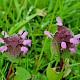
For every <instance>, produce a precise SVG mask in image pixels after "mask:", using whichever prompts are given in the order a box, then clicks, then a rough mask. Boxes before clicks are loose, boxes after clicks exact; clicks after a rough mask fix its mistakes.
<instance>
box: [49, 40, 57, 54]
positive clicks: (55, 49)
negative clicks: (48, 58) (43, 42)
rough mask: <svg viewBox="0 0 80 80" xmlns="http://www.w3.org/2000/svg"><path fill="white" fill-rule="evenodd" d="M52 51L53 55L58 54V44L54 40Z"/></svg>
mask: <svg viewBox="0 0 80 80" xmlns="http://www.w3.org/2000/svg"><path fill="white" fill-rule="evenodd" d="M50 49H51V53H52V54H58V49H57V46H56V43H55V42H54V41H53V40H52V41H51V46H50Z"/></svg>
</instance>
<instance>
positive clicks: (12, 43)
mask: <svg viewBox="0 0 80 80" xmlns="http://www.w3.org/2000/svg"><path fill="white" fill-rule="evenodd" d="M27 34H28V32H27V31H25V32H24V31H22V30H20V31H19V33H18V34H13V35H11V36H8V34H7V33H6V32H5V31H2V35H3V36H4V38H0V43H4V44H5V46H1V47H0V51H1V52H4V51H6V50H7V51H8V52H9V53H10V54H11V55H12V56H14V57H17V56H18V55H19V54H20V53H21V52H23V54H25V53H26V52H27V51H28V48H27V47H26V45H28V46H31V40H30V39H26V36H27Z"/></svg>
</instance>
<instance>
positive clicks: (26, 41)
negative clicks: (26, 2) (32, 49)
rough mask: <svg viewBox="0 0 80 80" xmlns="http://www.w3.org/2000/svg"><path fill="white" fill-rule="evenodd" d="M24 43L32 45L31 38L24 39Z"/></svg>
mask: <svg viewBox="0 0 80 80" xmlns="http://www.w3.org/2000/svg"><path fill="white" fill-rule="evenodd" d="M23 44H24V45H28V46H31V40H29V39H27V40H24V41H23Z"/></svg>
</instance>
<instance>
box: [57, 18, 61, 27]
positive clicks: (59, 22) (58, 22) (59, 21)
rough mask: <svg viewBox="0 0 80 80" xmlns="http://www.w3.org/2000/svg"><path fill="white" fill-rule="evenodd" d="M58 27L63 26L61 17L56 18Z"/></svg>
mask: <svg viewBox="0 0 80 80" xmlns="http://www.w3.org/2000/svg"><path fill="white" fill-rule="evenodd" d="M56 21H57V23H56V24H57V25H59V26H62V20H61V18H60V17H56Z"/></svg>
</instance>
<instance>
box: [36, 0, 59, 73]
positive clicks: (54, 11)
mask: <svg viewBox="0 0 80 80" xmlns="http://www.w3.org/2000/svg"><path fill="white" fill-rule="evenodd" d="M58 3H59V0H57V1H56V5H55V8H54V10H53V15H52V18H51V22H50V27H49V30H50V29H51V26H52V21H53V19H54V15H55V13H56V10H57V8H58ZM46 41H47V38H46V39H45V41H44V45H43V47H42V50H41V53H40V57H39V60H38V65H37V68H36V72H37V71H38V70H39V67H40V61H41V58H42V55H43V51H44V48H45V45H46Z"/></svg>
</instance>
